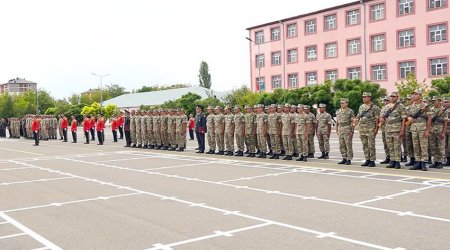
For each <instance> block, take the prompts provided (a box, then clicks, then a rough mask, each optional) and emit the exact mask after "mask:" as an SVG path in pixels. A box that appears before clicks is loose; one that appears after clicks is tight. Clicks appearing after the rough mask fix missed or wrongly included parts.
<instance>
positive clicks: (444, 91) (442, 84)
mask: <svg viewBox="0 0 450 250" xmlns="http://www.w3.org/2000/svg"><path fill="white" fill-rule="evenodd" d="M431 88H432V89H431V90H430V91H429V95H430V97H432V96H450V76H446V77H445V78H442V79H434V80H432V81H431Z"/></svg>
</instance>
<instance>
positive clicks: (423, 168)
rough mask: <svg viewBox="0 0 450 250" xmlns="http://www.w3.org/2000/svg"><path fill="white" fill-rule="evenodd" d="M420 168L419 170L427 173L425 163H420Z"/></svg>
mask: <svg viewBox="0 0 450 250" xmlns="http://www.w3.org/2000/svg"><path fill="white" fill-rule="evenodd" d="M420 167H421V170H422V171H428V168H427V163H426V162H424V161H423V162H422V164H421V165H420Z"/></svg>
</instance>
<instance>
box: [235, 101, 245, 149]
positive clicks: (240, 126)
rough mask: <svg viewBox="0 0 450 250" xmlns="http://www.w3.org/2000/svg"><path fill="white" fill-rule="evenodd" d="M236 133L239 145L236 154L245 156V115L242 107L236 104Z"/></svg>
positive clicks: (237, 144)
mask: <svg viewBox="0 0 450 250" xmlns="http://www.w3.org/2000/svg"><path fill="white" fill-rule="evenodd" d="M234 112H235V114H234V134H235V140H236V146H237V149H238V150H237V152H236V154H235V156H244V138H245V135H244V126H245V117H244V114H243V113H242V112H241V107H239V105H236V106H235V107H234Z"/></svg>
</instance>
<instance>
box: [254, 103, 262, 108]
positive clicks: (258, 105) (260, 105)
mask: <svg viewBox="0 0 450 250" xmlns="http://www.w3.org/2000/svg"><path fill="white" fill-rule="evenodd" d="M255 106H256V108H264V105H263V104H257V105H255Z"/></svg>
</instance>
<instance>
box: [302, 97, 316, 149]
mask: <svg viewBox="0 0 450 250" xmlns="http://www.w3.org/2000/svg"><path fill="white" fill-rule="evenodd" d="M303 109H304V110H305V114H307V115H309V122H310V123H311V124H315V123H316V116H315V115H314V114H313V113H311V111H310V110H309V109H310V107H309V106H308V105H305V106H303ZM315 132H316V130H315V129H310V132H309V137H308V158H314V154H315V153H316V149H315V146H314V135H315Z"/></svg>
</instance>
